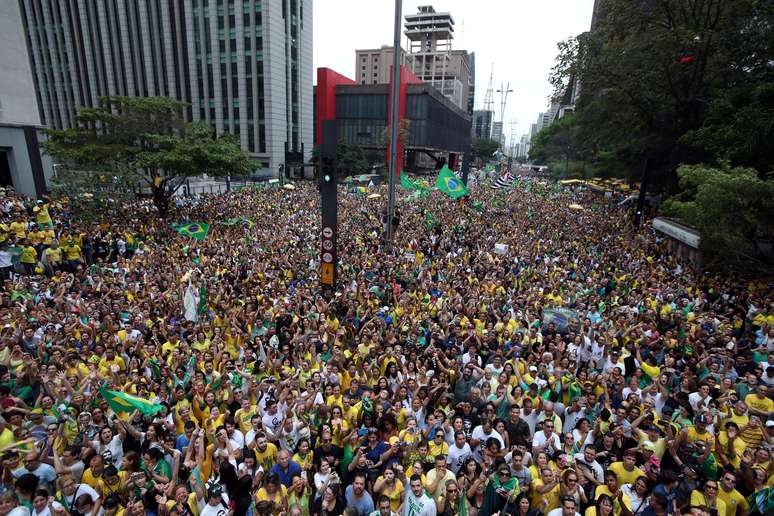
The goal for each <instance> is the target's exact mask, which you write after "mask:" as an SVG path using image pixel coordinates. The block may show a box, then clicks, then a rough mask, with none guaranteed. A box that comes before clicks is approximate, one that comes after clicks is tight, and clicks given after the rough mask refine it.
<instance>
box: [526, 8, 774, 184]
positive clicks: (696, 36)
mask: <svg viewBox="0 0 774 516" xmlns="http://www.w3.org/2000/svg"><path fill="white" fill-rule="evenodd" d="M599 13H600V16H599V20H598V23H597V24H595V26H594V27H593V28H592V30H591V31H589V32H587V33H584V34H582V35H579V36H577V37H574V38H571V39H569V40H567V41H564V42H562V43H560V44H559V54H558V56H557V60H556V64H555V66H554V68H553V70H552V74H551V78H550V80H551V83H552V84H553V86H554V88H555V95H554V98H555V100H558V99H559V98H560V97H561V96H562V95H563V94H565V93H566V91H567V88H569V87H571V86H572V87H575V88H579V92H580V96H579V100H578V102H577V104H576V114H575V116H574V117H573V118H572V119H571V122H570V123H571V125H573V126H575V127H576V128H577V129H576V130H574V131H569V132H568V131H554V132H552V133H549V134H547V135H544V139H543V141H540V140H539V141H538V143H539V144H540V145H539V146H538V149H536V151H537V152H548V154H549V156H544V157H546V158H548V159H550V158H552V157H553V158H554V159H558V158H563V157H564V155H565V154H566V151H567V149H568V148H573V149H575V150H576V151H577V153H578V155H579V156H581V157H582V159H583V160H584V161H586V162H587V163H588V164H589V165H590V166H591V167H593V168H594V167H596V168H601V169H605V168H606V167H609V166H610V164H611V162H612V163H615V165H614V166H615V167H617V169H618V173H619V174H620V175H629V176H632V175H638V174H639V171H640V170H641V166H642V163H643V161H644V160H645V159H646V158H647V159H648V160H649V163H650V164H651V167H650V169H651V176H652V179H653V180H654V181H655V182H656V183H659V184H660V185H661V186H662V187H663V188H665V189H666V190H668V191H671V192H674V191H676V190H677V189H678V182H677V175H676V170H677V167H678V166H679V165H680V164H681V163H687V164H691V163H694V164H695V163H699V162H712V163H717V162H718V161H719V160H724V159H725V160H728V161H730V163H731V165H732V166H745V167H752V168H754V169H755V170H757V171H758V172H760V173H765V172H768V171H769V170H771V168H772V165H774V148H772V146H771V145H769V144H768V143H767V142H770V141H772V130H774V86H772V84H774V67H772V66H771V62H772V59H774V38H772V37H771V34H772V29H773V27H774V2H765V1H761V0H653V1H650V2H631V1H629V0H600V11H599ZM565 129H566V128H565ZM568 134H569V135H570V136H571V137H572V145H569V146H568V145H566V142H564V141H563V140H565V139H566V138H567V136H568ZM553 140H558V141H556V142H554V141H553ZM541 146H542V147H541Z"/></svg>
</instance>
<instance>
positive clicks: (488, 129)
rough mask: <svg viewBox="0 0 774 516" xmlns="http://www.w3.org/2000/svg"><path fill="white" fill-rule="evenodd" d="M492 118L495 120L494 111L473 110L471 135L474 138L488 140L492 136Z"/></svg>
mask: <svg viewBox="0 0 774 516" xmlns="http://www.w3.org/2000/svg"><path fill="white" fill-rule="evenodd" d="M492 120H494V112H493V111H485V110H478V109H477V110H475V111H473V124H472V125H471V136H472V137H473V139H474V140H486V139H489V138H491V137H492Z"/></svg>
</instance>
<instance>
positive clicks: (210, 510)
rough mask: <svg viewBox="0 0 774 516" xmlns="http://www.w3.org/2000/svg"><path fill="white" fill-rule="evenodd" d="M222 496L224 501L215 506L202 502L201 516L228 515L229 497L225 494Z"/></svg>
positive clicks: (200, 503)
mask: <svg viewBox="0 0 774 516" xmlns="http://www.w3.org/2000/svg"><path fill="white" fill-rule="evenodd" d="M220 496H221V498H222V500H223V501H222V502H221V503H219V504H218V505H215V506H213V505H210V504H209V503H208V502H205V501H204V500H202V501H200V502H199V516H226V514H228V495H227V494H226V493H225V492H224V493H223V494H221V495H220Z"/></svg>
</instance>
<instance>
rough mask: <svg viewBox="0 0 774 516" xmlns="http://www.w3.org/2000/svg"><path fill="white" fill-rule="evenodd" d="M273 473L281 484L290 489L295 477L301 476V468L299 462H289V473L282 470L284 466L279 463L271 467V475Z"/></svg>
mask: <svg viewBox="0 0 774 516" xmlns="http://www.w3.org/2000/svg"><path fill="white" fill-rule="evenodd" d="M271 473H276V474H277V476H278V477H279V480H280V482H282V484H283V485H284V486H285V487H290V484H291V479H292V478H293V475H296V474H298V475H300V474H301V466H299V465H298V463H297V462H294V461H292V460H289V461H288V470H287V472H286V471H285V470H284V469H282V466H281V465H280V464H279V463H277V464H275V465H274V466H272V467H271V470H269V474H271Z"/></svg>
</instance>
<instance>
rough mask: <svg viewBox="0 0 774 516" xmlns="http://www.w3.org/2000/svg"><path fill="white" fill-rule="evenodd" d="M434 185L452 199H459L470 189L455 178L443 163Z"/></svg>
mask: <svg viewBox="0 0 774 516" xmlns="http://www.w3.org/2000/svg"><path fill="white" fill-rule="evenodd" d="M435 186H436V187H437V188H438V189H439V190H440V191H442V192H443V193H445V194H446V195H448V196H449V197H451V198H452V199H459V198H460V197H463V196H465V195H468V194H469V193H470V191H469V190H468V187H467V186H465V183H463V182H462V181H461V180H460V179H457V176H455V175H454V174H453V173H452V171H451V170H449V167H448V166H446V165H444V166H443V168H442V169H441V172H440V173H439V174H438V179H436V180H435Z"/></svg>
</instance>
